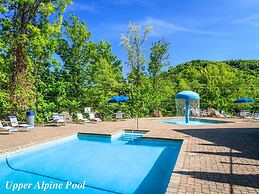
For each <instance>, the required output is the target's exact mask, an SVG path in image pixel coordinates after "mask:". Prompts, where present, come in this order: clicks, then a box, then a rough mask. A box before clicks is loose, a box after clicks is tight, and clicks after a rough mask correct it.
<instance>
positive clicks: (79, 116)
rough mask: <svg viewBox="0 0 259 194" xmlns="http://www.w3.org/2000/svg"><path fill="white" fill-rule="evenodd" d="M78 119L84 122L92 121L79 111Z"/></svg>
mask: <svg viewBox="0 0 259 194" xmlns="http://www.w3.org/2000/svg"><path fill="white" fill-rule="evenodd" d="M77 119H78V121H83V122H84V123H90V120H88V119H87V118H84V116H83V114H82V113H81V112H78V113H77Z"/></svg>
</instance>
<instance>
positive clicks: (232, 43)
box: [66, 0, 259, 73]
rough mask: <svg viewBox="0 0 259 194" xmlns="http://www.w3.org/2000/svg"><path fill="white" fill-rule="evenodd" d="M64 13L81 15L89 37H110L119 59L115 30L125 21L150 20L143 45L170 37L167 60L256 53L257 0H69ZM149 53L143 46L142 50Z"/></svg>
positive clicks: (123, 28)
mask: <svg viewBox="0 0 259 194" xmlns="http://www.w3.org/2000/svg"><path fill="white" fill-rule="evenodd" d="M73 2H74V4H73V5H71V6H69V7H68V9H67V11H66V15H68V14H71V13H73V14H75V15H77V16H78V17H80V19H81V20H85V22H86V23H87V26H88V27H89V30H90V32H91V33H92V40H94V41H95V42H99V41H100V40H106V41H109V42H111V44H112V49H113V54H115V55H117V56H118V58H119V59H120V60H122V61H123V62H122V65H123V66H124V68H125V70H124V73H125V72H127V70H128V68H127V66H126V65H125V60H126V56H125V55H126V53H125V51H124V50H123V48H122V47H121V46H120V35H121V34H122V33H126V32H127V25H128V23H129V22H135V23H137V24H141V25H143V26H145V25H152V26H153V29H154V30H153V33H152V34H151V35H150V38H149V40H148V42H147V44H146V45H145V47H146V48H147V49H149V48H150V45H151V43H152V42H154V41H157V40H161V39H163V38H164V39H165V40H167V41H169V42H170V63H171V64H172V65H177V64H179V63H183V62H187V61H190V60H195V59H208V60H228V59H259V0H73ZM146 55H147V56H149V51H147V52H146Z"/></svg>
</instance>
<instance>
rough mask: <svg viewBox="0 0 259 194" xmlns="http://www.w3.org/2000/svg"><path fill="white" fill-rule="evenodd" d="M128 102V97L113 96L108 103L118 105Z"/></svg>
mask: <svg viewBox="0 0 259 194" xmlns="http://www.w3.org/2000/svg"><path fill="white" fill-rule="evenodd" d="M127 101H129V97H128V96H113V97H112V98H111V99H110V100H108V103H119V102H127Z"/></svg>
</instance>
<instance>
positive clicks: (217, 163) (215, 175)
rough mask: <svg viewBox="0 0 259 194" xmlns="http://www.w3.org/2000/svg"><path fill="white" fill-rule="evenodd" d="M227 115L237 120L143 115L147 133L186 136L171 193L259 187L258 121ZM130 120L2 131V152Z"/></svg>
mask: <svg viewBox="0 0 259 194" xmlns="http://www.w3.org/2000/svg"><path fill="white" fill-rule="evenodd" d="M228 121H233V123H226V124H217V125H203V126H188V127H187V126H176V125H170V124H166V123H162V122H159V121H158V120H155V119H140V121H139V123H140V125H139V126H140V128H141V129H148V130H149V132H148V133H147V134H146V135H145V136H147V137H159V138H170V139H183V140H184V141H183V145H182V148H181V152H180V155H179V157H178V160H177V164H176V166H175V169H174V173H173V175H172V177H171V180H170V182H169V184H168V189H167V193H186V194H187V193H197V194H198V193H240V194H241V193H259V122H257V123H255V122H251V121H245V120H241V119H228ZM132 126H133V120H126V121H117V122H102V123H98V124H67V125H66V126H62V127H36V128H35V129H32V130H31V131H30V132H17V133H12V134H9V135H4V134H1V133H0V154H1V155H5V154H7V153H9V152H11V151H14V150H17V149H21V148H23V147H28V146H32V145H34V144H38V143H43V142H47V141H50V140H54V139H57V138H61V137H65V136H69V135H73V134H77V133H78V132H91V133H101V134H103V133H105V134H114V133H117V132H118V131H121V130H123V129H130V128H132Z"/></svg>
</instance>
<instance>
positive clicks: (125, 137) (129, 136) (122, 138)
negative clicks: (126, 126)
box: [119, 133, 143, 141]
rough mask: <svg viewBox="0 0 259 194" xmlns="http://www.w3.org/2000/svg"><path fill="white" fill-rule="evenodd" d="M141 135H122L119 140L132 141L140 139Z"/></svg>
mask: <svg viewBox="0 0 259 194" xmlns="http://www.w3.org/2000/svg"><path fill="white" fill-rule="evenodd" d="M142 136H143V134H135V133H133V134H132V133H123V135H122V136H121V137H120V138H119V140H122V141H130V140H132V139H138V138H141V137H142Z"/></svg>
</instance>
